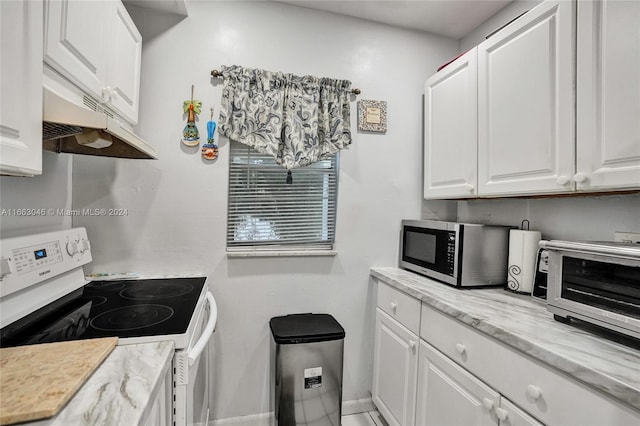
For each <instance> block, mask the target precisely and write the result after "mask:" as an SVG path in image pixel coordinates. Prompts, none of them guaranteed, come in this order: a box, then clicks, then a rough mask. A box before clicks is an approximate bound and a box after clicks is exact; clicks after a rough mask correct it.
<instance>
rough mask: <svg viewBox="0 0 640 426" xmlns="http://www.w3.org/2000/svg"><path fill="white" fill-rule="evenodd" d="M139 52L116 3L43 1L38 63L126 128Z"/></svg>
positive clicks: (133, 119)
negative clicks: (84, 93) (112, 114)
mask: <svg viewBox="0 0 640 426" xmlns="http://www.w3.org/2000/svg"><path fill="white" fill-rule="evenodd" d="M141 52H142V37H141V35H140V32H139V31H138V30H137V28H136V27H135V25H134V24H133V21H132V20H131V17H130V16H129V14H128V13H127V11H126V9H125V8H124V6H123V4H122V3H121V2H120V1H105V0H93V1H87V0H49V1H47V2H46V10H45V47H44V61H45V62H46V63H47V64H49V65H50V66H51V67H52V68H53V69H55V70H56V71H58V72H59V73H61V74H62V75H63V76H64V77H66V78H67V79H69V80H70V81H71V82H72V83H74V84H75V85H77V86H78V87H80V88H81V89H83V90H85V91H87V92H88V94H89V95H91V96H92V97H94V98H95V99H96V100H97V101H99V102H101V103H103V104H104V105H105V106H106V107H107V108H109V109H112V110H114V111H115V112H116V113H118V114H120V115H121V116H122V117H123V118H125V119H126V120H127V121H128V122H130V123H131V124H136V123H137V121H138V94H139V88H140V62H141Z"/></svg>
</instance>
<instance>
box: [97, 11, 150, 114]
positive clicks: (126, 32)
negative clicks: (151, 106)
mask: <svg viewBox="0 0 640 426" xmlns="http://www.w3.org/2000/svg"><path fill="white" fill-rule="evenodd" d="M113 15H114V16H113V20H112V24H111V39H110V43H111V47H110V49H109V61H108V65H107V83H106V91H107V93H108V96H109V104H110V106H111V107H112V108H114V109H115V110H116V111H117V112H119V113H120V114H121V115H122V116H123V117H124V118H126V119H127V121H129V122H130V123H131V124H136V123H137V122H138V95H139V92H140V63H141V60H142V56H141V55H142V36H141V35H140V32H139V31H138V29H137V28H136V26H135V24H134V23H133V20H132V19H131V17H130V16H129V13H128V12H127V10H126V9H125V7H124V5H123V4H122V3H121V2H116V3H115V5H114V10H113Z"/></svg>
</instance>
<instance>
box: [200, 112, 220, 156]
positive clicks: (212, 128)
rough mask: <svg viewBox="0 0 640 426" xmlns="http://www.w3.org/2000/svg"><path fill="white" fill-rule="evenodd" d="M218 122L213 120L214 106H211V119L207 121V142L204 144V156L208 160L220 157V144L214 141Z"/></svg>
mask: <svg viewBox="0 0 640 426" xmlns="http://www.w3.org/2000/svg"><path fill="white" fill-rule="evenodd" d="M215 133H216V122H215V121H213V108H211V120H210V121H208V122H207V143H205V144H203V145H202V156H203V157H204V158H206V159H207V160H215V159H216V158H218V145H216V143H215V141H214V138H213V137H214V135H215Z"/></svg>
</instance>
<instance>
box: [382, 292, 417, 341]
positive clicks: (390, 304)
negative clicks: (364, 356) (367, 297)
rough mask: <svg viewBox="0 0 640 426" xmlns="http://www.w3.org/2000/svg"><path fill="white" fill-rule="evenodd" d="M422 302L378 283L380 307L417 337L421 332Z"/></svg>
mask: <svg viewBox="0 0 640 426" xmlns="http://www.w3.org/2000/svg"><path fill="white" fill-rule="evenodd" d="M420 305H421V302H420V301H419V300H418V299H416V298H415V297H411V296H409V295H408V294H406V293H403V292H401V291H400V290H397V289H395V288H393V287H391V286H389V285H387V284H385V283H383V282H380V281H378V307H379V308H380V309H382V311H384V312H385V313H387V314H388V315H389V316H391V318H393V319H395V320H396V321H398V322H399V323H400V324H402V325H404V326H405V327H407V328H408V329H409V330H411V331H412V332H414V333H415V334H416V335H417V334H418V333H419V331H420Z"/></svg>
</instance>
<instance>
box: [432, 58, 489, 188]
mask: <svg viewBox="0 0 640 426" xmlns="http://www.w3.org/2000/svg"><path fill="white" fill-rule="evenodd" d="M476 52H477V50H476V48H474V49H472V50H470V51H469V52H467V53H465V54H464V55H462V56H461V57H460V58H458V59H456V60H455V61H454V62H452V63H451V64H449V65H448V66H447V67H446V68H445V69H443V70H442V71H441V72H439V73H437V74H436V75H434V76H433V77H432V78H430V79H429V80H427V82H426V84H425V89H424V111H425V117H424V126H425V134H424V198H426V199H430V198H465V197H470V196H474V195H476V193H477V192H476V188H477V161H476V160H477V146H478V136H477V135H478V133H477V132H478V129H477V121H478V119H477V117H478V109H477V53H476Z"/></svg>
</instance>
